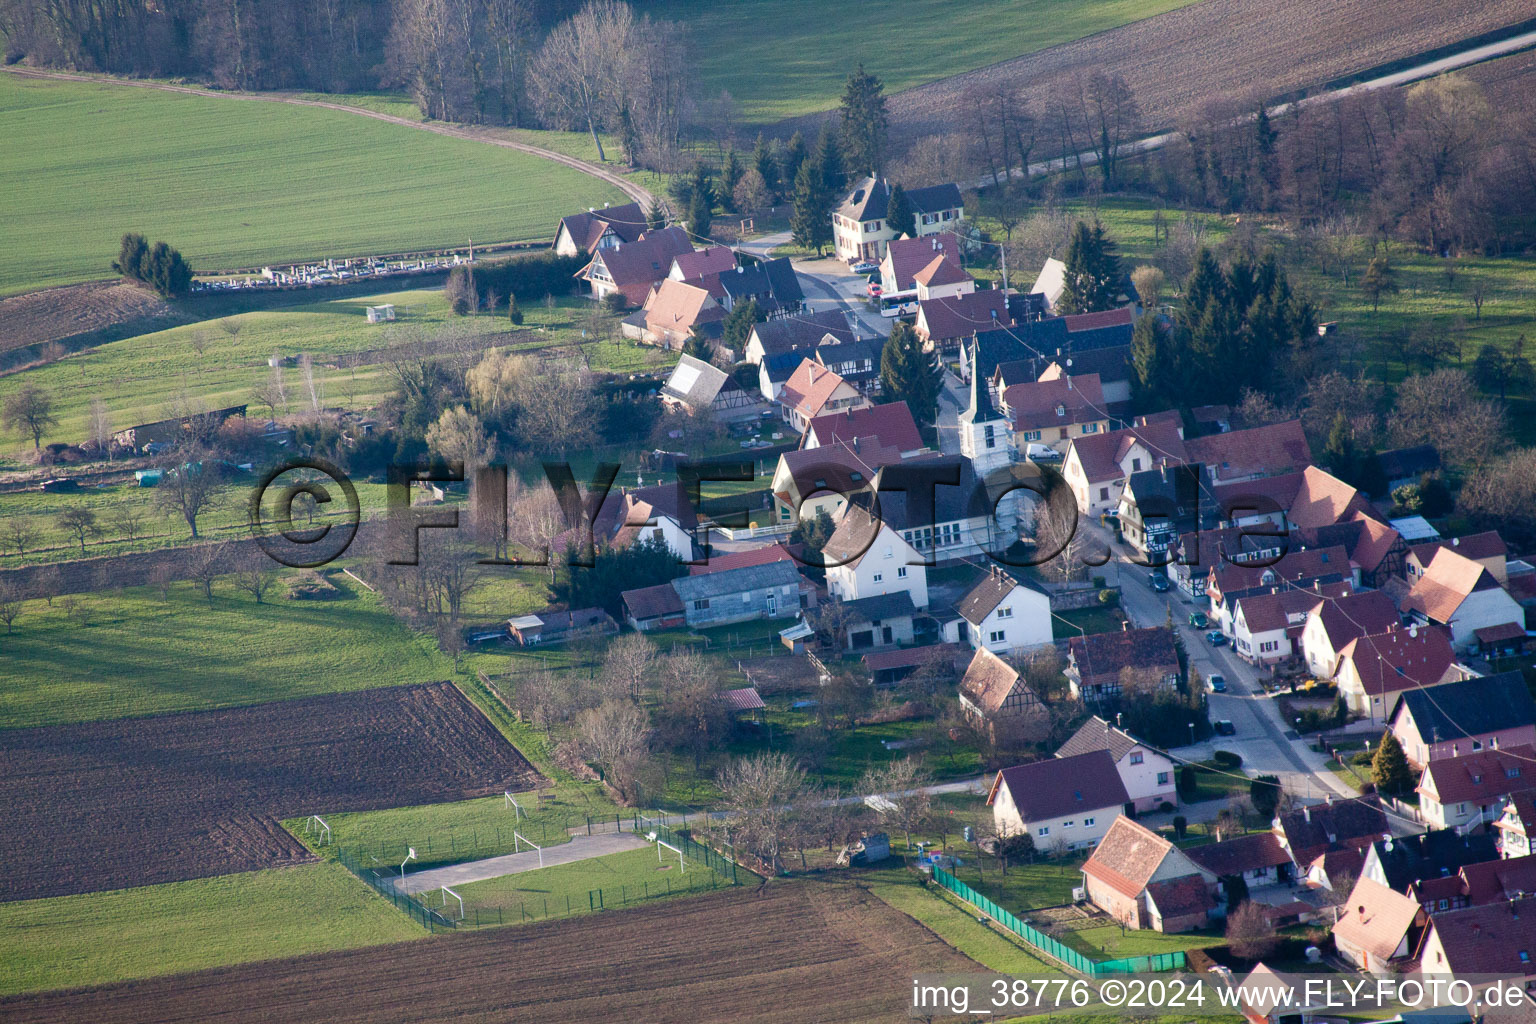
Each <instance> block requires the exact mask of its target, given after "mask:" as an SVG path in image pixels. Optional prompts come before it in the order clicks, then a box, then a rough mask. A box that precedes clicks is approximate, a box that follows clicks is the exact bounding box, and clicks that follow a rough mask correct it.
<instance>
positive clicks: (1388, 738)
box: [1371, 731, 1413, 796]
mask: <svg viewBox="0 0 1536 1024" xmlns="http://www.w3.org/2000/svg"><path fill="white" fill-rule="evenodd" d="M1371 779H1372V780H1373V781H1374V782H1375V783H1376V791H1377V792H1378V793H1385V794H1386V795H1387V796H1397V795H1399V794H1401V793H1406V792H1408V791H1409V790H1411V789H1412V788H1413V772H1412V770H1410V769H1409V767H1408V758H1407V756H1406V755H1405V754H1404V753H1403V745H1402V744H1401V743H1399V742H1398V741H1397V737H1396V736H1394V735H1392V733H1391V731H1388V732H1385V733H1383V734H1382V737H1381V746H1379V747H1377V748H1376V756H1375V757H1374V758H1372V759H1371Z"/></svg>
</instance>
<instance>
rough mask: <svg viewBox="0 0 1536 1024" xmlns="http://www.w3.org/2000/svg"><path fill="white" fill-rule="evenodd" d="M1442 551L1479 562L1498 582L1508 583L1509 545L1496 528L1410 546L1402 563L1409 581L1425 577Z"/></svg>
mask: <svg viewBox="0 0 1536 1024" xmlns="http://www.w3.org/2000/svg"><path fill="white" fill-rule="evenodd" d="M1442 550H1449V551H1454V552H1455V553H1456V554H1458V555H1460V556H1461V557H1462V558H1468V559H1471V560H1472V561H1474V562H1477V563H1478V564H1479V565H1481V566H1482V567H1483V568H1484V569H1487V570H1488V571H1489V572H1490V573H1492V574H1493V578H1494V579H1496V580H1498V581H1499V583H1500V584H1501V585H1502V584H1505V583H1507V582H1509V548H1508V547H1507V546H1506V545H1505V543H1504V538H1503V537H1500V536H1499V535H1498V533H1497V532H1496V531H1493V530H1485V531H1484V532H1482V533H1474V534H1471V535H1469V536H1466V537H1452V538H1450V539H1449V540H1434V541H1429V542H1428V543H1425V544H1415V545H1413V546H1412V547H1411V548H1409V549H1408V554H1407V557H1406V558H1405V559H1404V562H1403V575H1404V576H1405V577H1406V578H1407V580H1408V582H1409V583H1412V582H1413V581H1415V580H1417V579H1419V578H1421V577H1423V576H1424V575H1425V572H1426V570H1428V568H1429V563H1430V562H1432V561H1433V560H1434V558H1435V556H1436V555H1437V554H1439V553H1440V552H1441V551H1442Z"/></svg>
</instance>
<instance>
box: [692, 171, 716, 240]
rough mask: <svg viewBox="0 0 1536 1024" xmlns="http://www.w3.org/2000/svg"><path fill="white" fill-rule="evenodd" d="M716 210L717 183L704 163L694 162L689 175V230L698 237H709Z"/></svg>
mask: <svg viewBox="0 0 1536 1024" xmlns="http://www.w3.org/2000/svg"><path fill="white" fill-rule="evenodd" d="M714 211H715V185H714V182H713V181H712V180H711V178H710V175H709V170H708V168H706V167H705V166H704V165H703V164H702V163H697V164H694V165H693V171H692V173H691V174H689V175H688V230H689V231H690V232H692V233H693V234H694V235H695V236H697V238H698V239H700V240H702V239H705V238H708V237H709V227H710V224H711V222H712V221H713V219H714Z"/></svg>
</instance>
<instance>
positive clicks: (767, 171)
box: [752, 133, 805, 201]
mask: <svg viewBox="0 0 1536 1024" xmlns="http://www.w3.org/2000/svg"><path fill="white" fill-rule="evenodd" d="M796 138H799V136H798V135H797V136H796ZM800 145H801V147H802V148H804V146H805V143H803V142H802V143H801V144H800ZM752 166H753V167H756V168H757V173H758V174H760V175H762V178H763V187H764V188H766V189H767V190H768V194H769V195H770V196H772V197H773V198H774V200H775V201H777V200H779V199H782V198H783V197H784V193H783V191H781V189H780V187H779V162H778V161H777V160H775V159H774V156H773V150H771V149H769V148H768V143H767V142H765V141H764V140H763V136H762V134H761V133H759V134H758V136H757V145H755V146H753V147H752ZM795 169H796V170H799V168H798V167H797V168H795ZM790 180H791V181H793V180H794V179H793V178H791V179H790Z"/></svg>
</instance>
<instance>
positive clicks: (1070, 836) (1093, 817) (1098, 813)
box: [977, 651, 1130, 852]
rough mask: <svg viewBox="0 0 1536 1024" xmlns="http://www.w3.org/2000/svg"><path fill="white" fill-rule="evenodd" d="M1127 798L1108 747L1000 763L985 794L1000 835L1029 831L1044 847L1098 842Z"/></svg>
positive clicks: (1078, 846)
mask: <svg viewBox="0 0 1536 1024" xmlns="http://www.w3.org/2000/svg"><path fill="white" fill-rule="evenodd" d="M985 653H986V652H982V651H978V652H977V656H978V657H981V656H983V655H984V654H985ZM1128 803H1130V797H1129V796H1128V795H1127V794H1126V792H1125V784H1124V783H1123V782H1121V781H1120V773H1119V772H1118V771H1117V770H1116V769H1115V762H1114V759H1113V758H1112V757H1110V755H1109V751H1107V750H1093V751H1089V752H1088V753H1086V754H1077V755H1075V756H1073V757H1051V758H1046V759H1045V760H1043V761H1036V762H1034V763H1033V764H1024V765H1019V766H1017V767H1014V768H1004V769H1003V770H1002V771H1000V772H998V773H997V777H996V778H995V779H994V780H993V782H992V789H991V791H990V792H988V794H987V805H988V806H989V807H991V808H992V820H993V823H994V824H995V826H996V828H997V832H998V834H999V835H1004V836H1010V835H1019V834H1020V833H1027V834H1028V835H1029V836H1030V838H1032V839H1033V840H1034V841H1035V848H1036V849H1037V850H1041V851H1046V852H1050V851H1053V850H1056V849H1058V848H1061V849H1066V850H1081V849H1086V848H1091V847H1093V846H1097V845H1098V843H1099V840H1101V839H1103V838H1104V835H1105V833H1107V832H1108V831H1109V829H1110V826H1111V824H1113V822H1114V821H1115V819H1116V818H1118V817H1119V816H1120V815H1121V814H1123V813H1124V812H1125V806H1126V804H1128Z"/></svg>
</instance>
